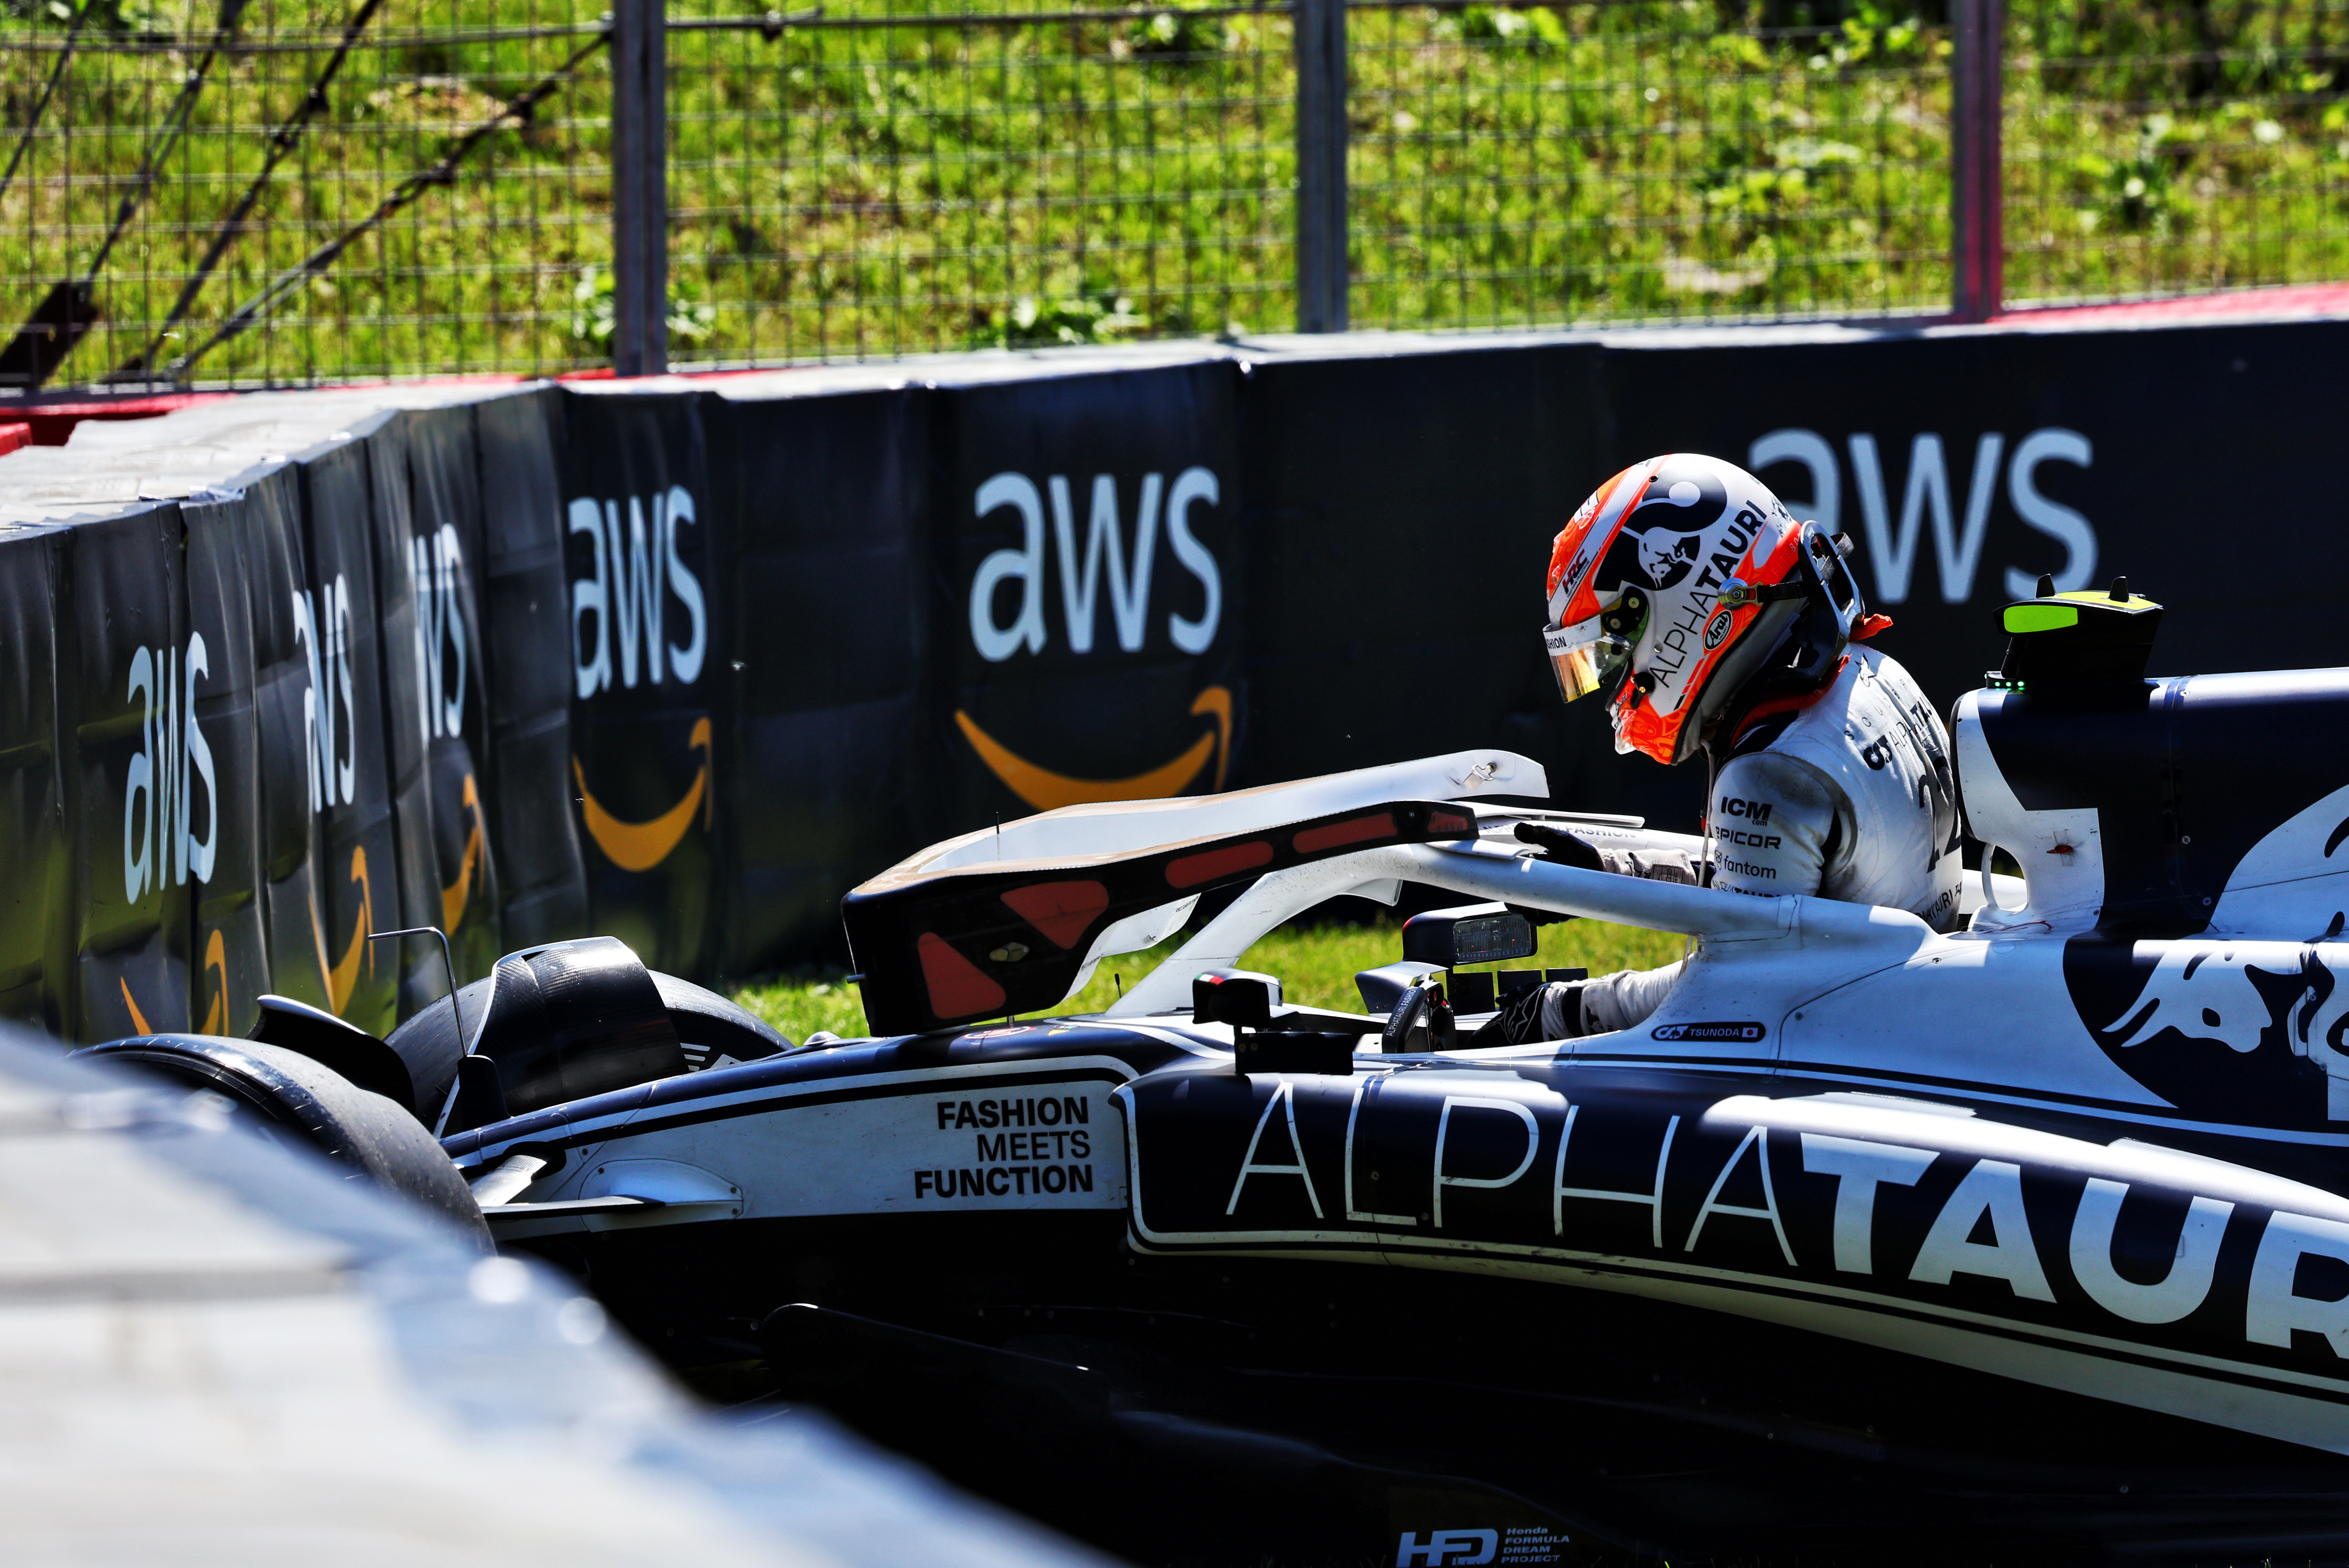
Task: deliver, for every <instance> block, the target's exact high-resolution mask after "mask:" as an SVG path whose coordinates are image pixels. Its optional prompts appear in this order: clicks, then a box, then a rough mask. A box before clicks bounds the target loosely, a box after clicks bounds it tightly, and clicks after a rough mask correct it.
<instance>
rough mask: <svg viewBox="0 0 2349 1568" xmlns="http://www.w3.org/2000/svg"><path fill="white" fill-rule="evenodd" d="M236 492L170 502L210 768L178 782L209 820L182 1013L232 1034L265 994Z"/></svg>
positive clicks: (245, 557) (243, 552) (246, 612)
mask: <svg viewBox="0 0 2349 1568" xmlns="http://www.w3.org/2000/svg"><path fill="white" fill-rule="evenodd" d="M256 513H257V508H256V507H254V505H253V504H251V503H249V502H248V501H247V500H246V499H245V498H244V497H243V495H230V496H227V497H224V498H221V499H207V500H203V501H187V502H182V503H181V505H180V518H181V523H182V524H183V525H184V527H185V529H186V535H187V595H188V633H189V635H188V651H187V655H186V657H187V659H188V660H189V665H190V670H191V674H192V673H193V672H194V665H195V662H196V658H197V653H198V650H199V649H201V650H202V662H203V664H204V667H205V668H204V670H203V672H202V674H201V675H200V676H198V677H197V678H196V679H195V680H193V681H191V686H192V689H193V691H194V692H195V707H194V723H195V725H196V728H197V729H198V731H200V732H202V736H203V739H204V742H205V749H206V753H207V754H208V755H209V757H210V759H211V762H212V777H211V779H210V780H209V781H205V780H201V779H195V778H191V781H190V792H189V802H190V814H191V817H196V816H198V815H201V816H202V819H203V820H206V821H209V822H211V823H212V824H213V825H214V826H213V828H212V832H213V838H212V848H211V851H210V855H209V860H210V865H209V867H208V875H204V876H202V877H192V878H191V890H192V892H193V894H194V898H195V929H194V935H193V949H192V951H193V954H194V962H193V972H192V974H191V977H190V984H191V992H190V995H189V1014H188V1015H189V1017H190V1019H191V1021H192V1022H193V1025H194V1027H195V1029H196V1030H197V1032H198V1033H204V1034H233V1035H238V1036H242V1035H243V1034H244V1033H245V1032H246V1031H247V1030H249V1029H251V1028H252V1027H253V1024H254V1020H255V1019H256V1018H258V1017H259V1015H260V1014H259V1010H258V1009H257V1008H256V1007H255V1006H254V998H255V997H257V996H259V995H261V993H262V992H265V991H267V990H269V989H270V984H269V943H268V933H267V930H266V929H265V923H264V916H263V910H262V893H261V809H262V808H261V788H262V784H261V736H260V728H259V724H258V715H257V711H256V709H255V705H254V658H253V655H254V637H253V609H252V603H251V588H250V585H249V583H248V578H247V574H248V573H249V571H250V570H251V560H252V557H253V554H254V551H253V536H254V534H255V533H257V532H258V531H259V530H260V528H261V527H263V526H264V525H265V524H263V523H262V522H261V521H260V520H259V519H258V517H257V515H256Z"/></svg>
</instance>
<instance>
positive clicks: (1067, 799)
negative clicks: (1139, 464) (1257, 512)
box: [955, 466, 1232, 811]
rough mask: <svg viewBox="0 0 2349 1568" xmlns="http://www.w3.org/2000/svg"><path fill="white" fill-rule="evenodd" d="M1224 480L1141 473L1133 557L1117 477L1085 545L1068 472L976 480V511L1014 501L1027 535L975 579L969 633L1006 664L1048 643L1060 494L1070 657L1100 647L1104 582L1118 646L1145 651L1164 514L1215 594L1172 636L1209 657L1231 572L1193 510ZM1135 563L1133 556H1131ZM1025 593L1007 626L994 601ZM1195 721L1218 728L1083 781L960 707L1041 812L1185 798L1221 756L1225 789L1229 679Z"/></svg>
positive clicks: (1179, 552)
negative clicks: (1158, 760) (1116, 774)
mask: <svg viewBox="0 0 2349 1568" xmlns="http://www.w3.org/2000/svg"><path fill="white" fill-rule="evenodd" d="M1047 495H1050V499H1051V531H1050V535H1049V539H1050V545H1051V550H1050V554H1051V556H1052V557H1053V559H1054V561H1055V563H1056V564H1057V566H1058V568H1059V570H1058V572H1057V574H1054V577H1055V578H1056V579H1057V582H1058V584H1059V587H1060V605H1061V633H1062V635H1063V636H1065V637H1066V638H1067V639H1068V641H1069V649H1070V651H1071V652H1072V653H1079V654H1090V653H1092V651H1093V650H1094V649H1095V647H1096V646H1097V644H1098V642H1099V636H1098V633H1099V629H1100V612H1101V607H1102V586H1103V581H1104V579H1106V582H1107V587H1108V590H1109V592H1108V597H1109V612H1110V623H1111V627H1112V630H1113V632H1114V633H1115V636H1116V638H1117V646H1118V647H1119V649H1122V650H1123V651H1124V652H1127V653H1138V652H1140V651H1141V650H1142V649H1143V645H1144V644H1145V643H1147V642H1148V640H1149V637H1150V630H1151V624H1150V595H1151V588H1152V587H1153V585H1154V582H1155V581H1156V580H1157V561H1158V537H1159V523H1160V519H1161V516H1162V510H1161V504H1162V502H1163V504H1164V512H1163V515H1164V522H1165V534H1166V545H1167V548H1168V549H1170V550H1172V551H1173V552H1174V559H1175V561H1176V562H1177V563H1178V564H1179V565H1180V566H1182V567H1183V569H1184V570H1185V571H1186V572H1188V573H1189V574H1190V575H1191V576H1192V577H1193V578H1195V580H1196V581H1197V583H1198V585H1199V587H1200V590H1201V592H1202V594H1203V595H1204V597H1205V602H1204V603H1203V604H1202V606H1201V607H1200V613H1199V615H1198V617H1197V618H1191V617H1188V616H1185V615H1184V614H1183V613H1182V612H1180V611H1179V610H1172V609H1170V610H1169V611H1168V612H1167V616H1166V619H1165V623H1164V624H1165V628H1166V637H1167V639H1168V640H1169V641H1170V642H1172V643H1173V644H1174V647H1175V648H1176V649H1177V650H1179V651H1181V652H1184V653H1189V654H1200V653H1205V652H1206V651H1207V649H1209V648H1210V647H1211V646H1213V644H1214V643H1215V640H1216V630H1217V628H1219V627H1220V626H1221V625H1222V622H1223V613H1224V579H1223V572H1222V570H1221V568H1219V567H1218V566H1216V557H1215V556H1214V554H1213V553H1212V552H1211V551H1209V550H1208V549H1207V547H1206V545H1203V544H1201V543H1200V542H1199V538H1198V535H1196V534H1195V533H1194V532H1193V531H1192V526H1191V509H1192V508H1193V507H1194V506H1195V505H1197V504H1199V503H1201V502H1205V503H1206V504H1208V505H1210V506H1214V505H1216V504H1219V503H1220V502H1221V500H1222V486H1221V485H1220V484H1219V483H1218V482H1217V481H1216V475H1215V473H1214V472H1212V471H1211V470H1208V469H1206V468H1201V467H1197V466H1194V467H1191V468H1186V469H1185V470H1183V472H1180V473H1178V474H1176V475H1175V476H1174V484H1173V485H1172V486H1169V485H1168V484H1167V483H1166V480H1165V476H1164V474H1160V473H1145V474H1143V476H1142V487H1141V491H1140V493H1138V494H1137V496H1136V497H1135V508H1136V510H1135V517H1134V527H1133V554H1132V555H1131V556H1128V554H1127V553H1126V536H1125V529H1124V524H1123V521H1122V519H1121V517H1120V514H1119V503H1118V486H1117V478H1116V476H1115V475H1113V474H1107V473H1097V474H1095V475H1094V476H1093V482H1092V494H1091V496H1090V497H1089V500H1090V510H1089V512H1088V514H1087V517H1086V524H1085V538H1084V544H1083V546H1082V548H1081V549H1080V547H1079V545H1078V543H1077V524H1076V504H1075V497H1074V495H1073V493H1071V489H1070V485H1069V480H1068V476H1067V475H1065V474H1058V473H1056V474H1052V475H1050V476H1048V477H1047V478H1046V480H1045V482H1044V488H1043V489H1042V490H1039V489H1037V487H1036V482H1035V481H1034V480H1032V479H1030V478H1029V477H1028V476H1027V475H1026V474H1024V473H1013V472H1005V473H999V474H997V475H995V476H994V477H993V478H991V479H989V480H988V481H987V482H986V483H983V484H981V485H980V486H979V487H978V493H977V495H976V497H975V498H974V502H973V507H974V511H973V515H975V516H978V517H986V516H988V515H989V514H993V513H995V512H997V511H999V510H1001V509H1002V508H1005V507H1009V508H1011V509H1012V510H1013V511H1015V512H1017V513H1018V514H1019V524H1020V540H1021V543H1020V545H1019V547H1018V548H1016V549H1012V548H1006V549H1001V550H998V551H996V552H994V553H993V554H992V555H990V556H988V557H987V559H986V560H984V561H982V562H980V563H979V567H978V574H977V576H974V577H973V578H972V579H971V585H970V640H971V646H972V648H974V649H977V650H978V656H979V657H980V658H981V659H986V660H987V661H988V662H989V663H990V664H999V663H1001V662H1003V661H1004V660H1005V659H1009V658H1010V657H1011V656H1012V655H1013V654H1015V653H1018V652H1019V651H1021V650H1022V649H1025V650H1026V651H1027V652H1029V653H1031V654H1036V653H1041V652H1043V651H1044V649H1045V648H1046V647H1047V646H1048V645H1049V643H1050V633H1049V631H1048V630H1047V629H1046V627H1045V615H1044V607H1045V602H1046V598H1047V597H1048V588H1049V587H1050V582H1051V580H1052V579H1050V578H1048V576H1047V571H1046V556H1047V554H1048V551H1047V547H1046V546H1047V539H1048V535H1047V534H1046V531H1045V524H1044V507H1045V497H1046V496H1047ZM1129 563H1130V564H1129ZM1013 585H1016V586H1017V588H1018V591H1019V597H1018V605H1019V608H1018V611H1017V613H1016V614H1014V615H1013V616H1012V618H1011V620H1010V622H1009V624H1008V625H1007V624H1005V623H1003V622H1002V621H1000V620H999V619H998V618H997V613H996V600H997V598H998V597H999V594H1000V593H1001V592H1002V591H1003V590H1004V589H1005V588H1006V587H1009V586H1013ZM1190 712H1191V714H1192V716H1193V717H1195V718H1206V719H1210V720H1212V721H1213V722H1214V724H1215V728H1214V729H1213V730H1212V731H1210V732H1207V733H1205V734H1202V735H1201V736H1200V737H1199V738H1198V739H1197V740H1196V741H1195V742H1192V744H1191V745H1190V746H1189V747H1188V748H1187V749H1186V750H1185V751H1184V752H1183V753H1182V754H1181V755H1179V756H1177V757H1175V758H1174V759H1173V760H1171V761H1169V762H1167V763H1164V764H1162V765H1160V766H1157V767H1154V768H1148V769H1145V770H1143V772H1141V773H1139V774H1133V776H1132V777H1130V778H1122V779H1085V778H1075V777H1071V776H1070V775H1067V774H1060V773H1056V772H1053V771H1052V770H1051V769H1049V768H1045V767H1041V766H1040V765H1038V764H1037V763H1032V762H1030V761H1029V760H1028V759H1027V758H1025V757H1022V756H1020V755H1019V753H1016V752H1014V751H1012V750H1011V749H1010V748H1009V747H1008V746H1006V745H1004V744H1003V743H1002V742H1000V741H999V740H997V739H996V738H995V737H994V736H992V735H990V734H988V732H986V731H985V730H983V729H981V728H980V727H979V725H978V722H977V721H976V720H974V719H972V718H971V716H970V715H969V714H968V713H967V712H964V711H960V710H957V711H956V713H955V722H956V724H957V726H959V727H960V729H961V730H962V732H963V738H964V739H965V740H967V741H968V742H970V746H971V749H972V750H973V751H974V752H976V753H978V757H979V760H980V761H981V762H983V763H986V764H987V767H988V771H989V772H991V773H993V774H995V776H996V777H997V778H999V779H1000V780H1002V781H1003V783H1004V784H1006V785H1007V786H1009V788H1010V790H1011V792H1012V793H1013V794H1017V795H1018V796H1019V798H1020V799H1022V800H1024V801H1026V802H1027V803H1028V804H1029V805H1032V806H1034V807H1035V808H1036V809H1038V810H1039V811H1050V810H1052V809H1053V808H1055V807H1057V806H1063V805H1077V804H1079V803H1080V802H1087V801H1104V800H1152V799H1156V798H1159V797H1161V796H1165V795H1173V794H1181V793H1182V792H1183V791H1184V790H1185V789H1187V788H1189V787H1190V786H1191V784H1192V783H1193V781H1195V779H1197V778H1198V776H1199V775H1200V774H1201V773H1202V772H1203V771H1205V769H1206V766H1207V763H1208V762H1209V761H1210V760H1211V759H1212V760H1213V761H1214V762H1215V763H1216V773H1215V784H1214V787H1215V788H1216V789H1221V788H1223V785H1224V774H1225V770H1226V768H1228V767H1229V766H1230V764H1231V736H1232V698H1231V693H1230V692H1229V691H1226V690H1225V689H1224V688H1223V687H1221V686H1209V687H1207V688H1206V689H1205V690H1203V691H1200V692H1199V694H1198V695H1197V696H1196V697H1195V698H1194V699H1193V700H1192V703H1191V708H1190Z"/></svg>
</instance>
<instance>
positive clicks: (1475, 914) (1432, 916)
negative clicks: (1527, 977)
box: [1402, 904, 1534, 969]
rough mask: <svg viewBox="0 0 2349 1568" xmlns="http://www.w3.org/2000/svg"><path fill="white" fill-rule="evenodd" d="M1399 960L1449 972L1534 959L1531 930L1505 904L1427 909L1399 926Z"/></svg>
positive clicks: (1524, 919) (1527, 923) (1525, 922)
mask: <svg viewBox="0 0 2349 1568" xmlns="http://www.w3.org/2000/svg"><path fill="white" fill-rule="evenodd" d="M1402 956H1403V957H1404V958H1405V959H1406V960H1408V961H1411V962H1413V963H1430V964H1434V965H1435V966H1437V967H1438V968H1440V969H1453V968H1455V967H1457V966H1458V965H1460V964H1464V963H1500V962H1505V961H1507V960H1510V959H1521V958H1531V957H1533V956H1534V926H1533V922H1532V921H1531V920H1528V919H1526V918H1525V917H1524V916H1523V915H1518V914H1512V913H1511V912H1510V910H1509V908H1508V906H1507V905H1506V904H1464V905H1462V906H1461V907H1460V908H1458V909H1430V910H1429V911H1427V913H1425V914H1423V915H1413V917H1412V918H1411V919H1408V920H1406V921H1404V922H1403V928H1402Z"/></svg>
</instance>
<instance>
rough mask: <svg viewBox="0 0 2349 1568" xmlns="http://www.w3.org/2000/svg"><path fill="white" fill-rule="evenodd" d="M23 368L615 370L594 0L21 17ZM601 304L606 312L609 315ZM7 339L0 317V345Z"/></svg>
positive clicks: (13, 220)
mask: <svg viewBox="0 0 2349 1568" xmlns="http://www.w3.org/2000/svg"><path fill="white" fill-rule="evenodd" d="M12 4H14V5H15V6H16V9H15V11H14V13H13V14H10V15H7V16H5V18H0V102H5V104H6V107H7V113H6V115H5V127H6V140H5V152H0V170H5V171H6V173H5V190H0V277H5V279H7V280H8V282H7V286H6V287H5V290H0V297H5V305H6V308H7V309H8V310H9V311H10V312H11V313H12V314H14V316H15V317H16V320H17V321H28V322H29V323H30V325H29V326H28V327H27V328H26V330H25V331H23V332H20V333H18V334H17V335H16V338H15V341H14V342H12V343H10V344H9V345H8V346H7V348H5V349H0V379H5V381H8V382H12V383H13V384H14V385H15V386H16V388H17V389H25V388H26V387H27V386H28V385H32V384H38V383H42V382H47V383H51V384H58V383H64V384H78V385H83V386H91V385H101V384H103V385H116V386H121V385H130V384H142V383H149V382H152V381H156V380H160V381H166V382H187V381H196V382H212V381H226V382H231V383H238V384H251V383H258V382H288V381H295V382H299V381H311V380H316V379H366V378H375V377H384V376H394V375H417V374H437V373H451V372H469V371H487V370H514V371H533V372H535V371H544V370H549V369H566V368H569V367H572V366H575V365H582V364H588V363H594V362H596V361H599V360H600V359H601V358H603V352H604V351H603V350H602V349H601V348H599V347H598V346H597V345H596V344H595V342H594V341H592V339H591V338H587V337H582V336H580V335H579V334H577V333H574V330H573V327H574V316H576V315H578V314H579V306H580V302H579V301H577V300H575V299H574V297H573V296H574V291H575V289H576V286H577V283H578V280H579V279H580V278H581V277H583V276H585V269H586V268H589V267H592V266H593V265H595V261H596V259H597V258H598V257H601V256H603V255H605V254H608V246H609V227H610V225H609V220H608V214H607V211H606V209H607V207H608V195H607V192H608V185H609V161H608V157H607V147H608V127H607V123H606V121H607V108H606V104H605V99H606V94H605V90H604V84H603V75H602V72H601V69H600V67H599V63H598V61H597V59H596V56H598V55H599V54H600V53H601V50H602V46H603V42H604V36H605V34H604V24H603V22H602V20H601V18H600V16H598V15H597V14H596V13H595V12H594V11H591V10H589V9H588V8H587V7H586V6H585V5H584V4H582V3H580V0H461V3H460V4H459V5H453V6H450V5H441V6H435V7H434V8H433V10H432V13H431V15H430V16H429V22H428V18H427V16H426V15H425V12H424V8H423V7H422V6H421V5H418V4H415V3H414V0H395V3H387V0H351V3H348V4H347V3H346V0H225V3H219V0H214V4H216V5H217V8H216V9H214V8H212V7H211V6H210V5H192V4H191V5H181V6H174V5H171V0H162V3H161V4H160V5H156V6H155V7H153V8H148V7H147V6H145V5H142V4H141V0H74V3H71V4H68V3H67V0H12ZM591 308H592V306H591ZM5 330H6V328H5V327H0V332H5Z"/></svg>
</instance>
